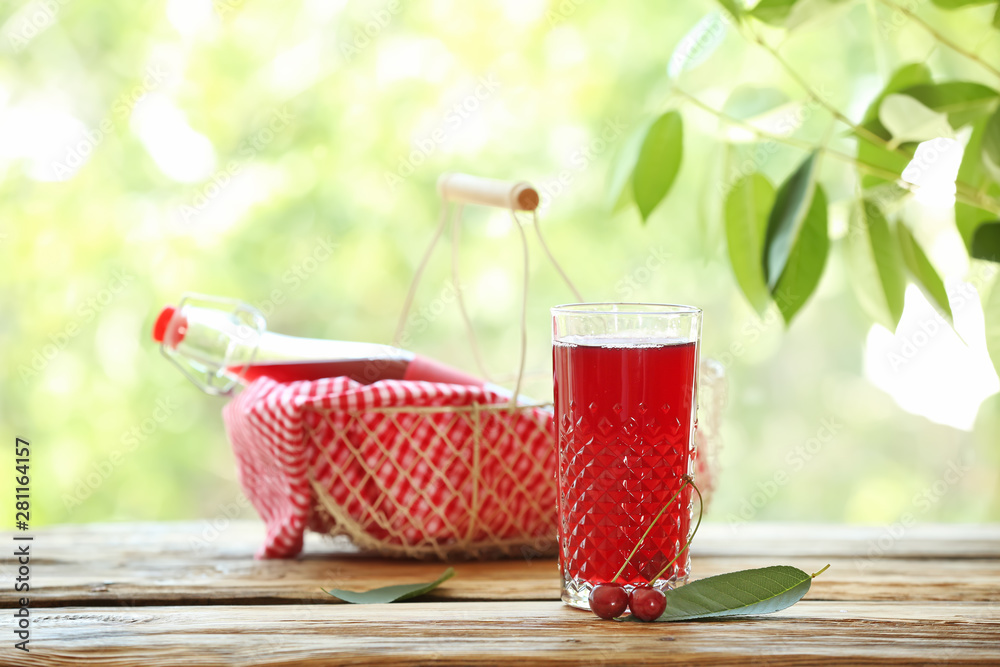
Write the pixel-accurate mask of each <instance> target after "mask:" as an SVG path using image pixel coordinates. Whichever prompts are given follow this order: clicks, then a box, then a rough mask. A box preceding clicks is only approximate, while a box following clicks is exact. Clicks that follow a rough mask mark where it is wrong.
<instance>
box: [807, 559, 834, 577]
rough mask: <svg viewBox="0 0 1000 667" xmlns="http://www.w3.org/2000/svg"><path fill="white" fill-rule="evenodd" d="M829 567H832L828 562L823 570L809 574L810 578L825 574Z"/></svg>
mask: <svg viewBox="0 0 1000 667" xmlns="http://www.w3.org/2000/svg"><path fill="white" fill-rule="evenodd" d="M829 569H830V564H829V563H827V564H826V567H824V568H823V569H822V570H820V571H819V572H817V573H816V574H812V575H809V576H810V578H812V579H815V578H816V577H818V576H819V575H821V574H823V573H824V572H826V571H827V570H829Z"/></svg>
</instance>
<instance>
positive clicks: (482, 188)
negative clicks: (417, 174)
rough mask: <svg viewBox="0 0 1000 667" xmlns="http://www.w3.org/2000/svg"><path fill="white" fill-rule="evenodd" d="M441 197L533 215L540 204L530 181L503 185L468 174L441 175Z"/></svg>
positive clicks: (536, 191)
mask: <svg viewBox="0 0 1000 667" xmlns="http://www.w3.org/2000/svg"><path fill="white" fill-rule="evenodd" d="M438 193H439V194H440V195H441V198H442V199H445V200H451V201H461V202H465V203H468V204H481V205H483V206H496V207H498V208H509V209H513V210H515V211H534V210H535V209H536V208H538V202H539V197H538V190H536V189H535V188H534V186H532V185H531V183H528V182H527V181H500V180H497V179H494V178H482V177H480V176H470V175H469V174H455V173H449V174H441V178H439V179H438Z"/></svg>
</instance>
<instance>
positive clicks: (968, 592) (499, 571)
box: [0, 522, 1000, 607]
mask: <svg viewBox="0 0 1000 667" xmlns="http://www.w3.org/2000/svg"><path fill="white" fill-rule="evenodd" d="M202 528H203V526H201V525H200V524H188V523H185V524H97V525H90V526H61V527H58V528H52V529H48V530H44V531H39V532H38V533H36V539H35V541H34V542H33V543H32V544H33V560H32V577H33V580H32V591H31V594H32V604H33V605H35V606H66V605H163V604H231V603H235V602H241V603H243V604H250V603H254V604H273V603H297V602H300V603H301V602H310V603H335V602H336V601H335V600H333V599H332V598H330V597H329V596H327V595H326V594H324V593H323V592H322V591H321V590H320V588H321V587H331V586H335V587H340V588H356V589H365V588H371V587H375V586H382V585H388V584H396V583H406V582H414V581H427V580H430V579H433V578H435V577H436V576H437V575H438V574H439V573H440V572H441V570H442V568H443V567H444V566H443V565H442V564H440V563H437V562H409V561H399V560H388V559H372V558H369V557H365V556H363V555H360V554H357V553H356V552H355V551H354V550H353V549H351V548H350V547H349V545H346V544H344V543H342V542H340V543H338V542H335V541H330V540H321V539H320V538H318V537H316V536H312V537H310V538H309V542H308V544H307V550H306V554H305V555H304V556H303V557H302V558H300V559H297V560H291V561H255V560H253V558H252V554H253V551H254V549H255V548H256V546H257V543H258V540H259V538H260V526H259V524H256V523H254V522H239V523H234V524H232V525H231V526H230V527H229V528H228V529H226V530H222V531H221V532H219V533H218V534H213V535H211V536H212V537H214V539H213V540H211V541H195V542H192V536H195V535H199V531H200V530H201V529H202ZM720 529H721V530H725V531H728V526H721V527H720V526H714V527H712V530H708V531H706V533H705V534H704V536H705V538H706V539H705V542H704V543H701V542H700V540H701V536H699V544H701V548H699V549H697V550H696V556H695V558H694V564H693V569H694V576H695V578H701V577H705V576H710V575H713V574H719V573H721V572H728V571H732V570H738V569H746V568H751V567H762V566H765V565H772V564H776V563H786V564H789V565H795V566H797V567H800V568H802V569H803V570H807V571H816V570H817V569H819V568H820V567H822V566H823V565H824V564H826V563H827V562H830V563H832V567H831V569H830V570H829V571H828V572H826V573H825V574H824V575H823V576H822V577H821V578H820V579H818V580H817V581H816V582H814V585H813V590H812V591H811V592H810V597H811V599H828V600H966V601H989V600H997V599H998V598H1000V556H998V554H1000V541H996V542H992V548H993V552H992V558H986V557H980V558H978V559H972V558H960V559H957V560H956V559H950V558H943V557H936V558H934V557H931V556H930V555H925V556H924V557H918V556H917V555H916V554H917V553H924V554H928V553H929V552H930V551H931V548H930V544H929V539H928V538H927V537H925V536H923V535H921V534H919V531H918V534H917V535H916V536H913V537H912V540H913V542H914V543H913V544H912V545H910V546H907V545H906V543H905V539H906V536H905V535H904V537H903V538H902V539H901V540H900V542H901V543H903V547H904V548H903V549H902V550H901V551H902V553H903V554H909V555H905V556H900V554H899V553H898V552H897V551H892V552H889V553H886V554H882V555H877V556H875V557H872V558H867V557H846V556H843V555H836V556H835V557H832V558H830V557H824V555H823V553H822V552H820V554H819V555H805V556H803V555H801V554H799V553H796V552H795V549H792V548H791V547H792V545H794V541H793V540H791V539H790V538H789V537H788V536H787V535H785V534H783V533H781V532H780V531H777V530H775V529H774V528H772V527H771V526H768V525H762V526H758V527H757V528H756V529H755V530H756V533H754V532H753V531H749V532H750V535H749V536H746V537H743V538H729V539H727V540H724V539H723V538H722V537H721V536H719V531H720ZM921 530H922V529H921ZM822 532H823V534H824V537H823V538H822V540H820V542H819V543H820V544H822V545H825V547H826V548H827V549H828V551H830V552H833V553H834V554H836V553H837V552H838V550H839V551H840V552H841V554H843V553H845V552H846V553H855V554H856V553H859V552H858V551H857V550H856V549H855V550H853V551H852V550H850V549H844V548H842V545H841V544H840V542H839V541H838V536H844V541H845V543H846V544H848V545H850V544H852V540H854V542H853V543H854V544H856V543H857V540H859V539H861V540H863V539H865V538H866V536H867V535H868V534H870V533H869V531H866V530H861V531H860V532H859V531H858V530H857V529H855V528H851V527H847V528H845V527H840V526H838V527H832V528H831V529H827V528H825V527H824V528H823V531H822ZM945 532H946V533H947V531H945ZM754 534H757V535H767V534H774V535H775V537H776V543H778V544H779V545H780V544H784V545H785V546H784V547H782V548H779V549H777V551H778V553H776V554H773V555H770V554H766V552H765V553H764V555H744V554H743V552H744V551H747V552H749V553H750V554H755V553H756V552H757V551H758V550H759V551H762V552H763V551H764V549H763V543H764V540H763V538H762V537H756V538H755V537H753V535H754ZM797 534H798V533H797ZM804 534H805V535H807V536H808V535H809V534H810V533H809V531H805V532H804ZM991 534H992V533H991V532H990V529H979V530H973V529H971V528H969V527H962V528H960V529H959V530H951V531H950V533H948V534H947V539H948V540H950V539H956V540H958V543H959V544H962V541H963V540H964V547H963V548H968V549H971V550H972V552H973V553H979V554H982V555H985V554H988V553H990V552H989V551H988V549H987V548H986V547H988V546H990V544H991V543H990V542H989V539H988V538H989V536H990V535H991ZM203 535H204V534H203ZM782 535H784V537H781V536H782ZM963 535H964V537H963ZM814 537H815V536H814ZM198 539H199V540H200V539H201V538H198ZM815 539H816V540H819V538H818V537H815ZM807 542H809V544H807V545H802V549H801V550H808V551H814V550H817V549H816V548H815V545H814V544H813V541H811V540H808V539H807ZM940 542H941V543H943V544H948V543H949V542H948V541H947V540H946V539H944V538H942V539H941V540H940ZM744 545H749V547H745V546H744ZM696 546H698V545H696ZM723 546H725V549H723V548H722V547H723ZM758 547H759V549H758ZM934 548H935V549H936V548H937V547H934ZM782 550H784V552H785V553H784V554H783V553H781V551H782ZM861 553H863V552H861ZM527 555H528V556H530V555H531V553H530V552H529V553H528V554H527ZM9 567H10V561H9V560H5V561H4V568H9ZM456 568H457V570H458V577H456V578H455V579H454V580H452V581H451V582H449V585H448V586H447V587H446V588H443V589H440V590H439V591H438V592H436V594H435V595H434V596H433V597H432V598H431V599H441V600H445V599H453V600H555V599H558V594H559V590H558V579H557V574H556V572H557V569H556V564H555V561H554V560H552V559H535V558H530V557H529V558H525V559H512V560H506V561H495V562H465V563H458V564H457V565H456ZM0 569H2V568H0ZM0 577H2V578H3V579H4V580H7V579H9V577H8V575H7V572H6V571H4V572H0ZM17 597H18V596H17V595H16V594H15V593H14V592H13V591H12V590H11V589H10V588H4V589H0V606H3V607H12V606H14V604H15V602H16V599H17Z"/></svg>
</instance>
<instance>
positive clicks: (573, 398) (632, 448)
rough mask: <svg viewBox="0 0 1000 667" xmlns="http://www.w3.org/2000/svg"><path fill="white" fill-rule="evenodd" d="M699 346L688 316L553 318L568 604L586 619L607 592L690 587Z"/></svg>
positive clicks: (614, 309)
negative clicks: (592, 599) (603, 588)
mask: <svg viewBox="0 0 1000 667" xmlns="http://www.w3.org/2000/svg"><path fill="white" fill-rule="evenodd" d="M700 340H701V310H700V309H698V308H693V307H690V306H675V305H664V304H640V303H585V304H570V305H564V306H557V307H555V308H553V309H552V365H553V370H554V373H553V375H554V380H555V410H556V440H557V443H558V447H559V471H558V476H559V479H558V482H559V569H560V571H561V573H562V599H563V602H565V603H567V604H569V605H572V606H574V607H579V608H581V609H589V608H590V605H589V602H588V598H589V596H590V591H591V589H592V588H593V587H594V586H596V585H598V584H602V583H609V582H610V583H618V584H621V585H623V586H625V588H626V589H628V590H631V589H632V588H634V587H636V586H640V585H646V584H648V585H651V586H653V587H654V588H657V589H659V590H665V589H667V588H673V587H675V586H678V585H681V584H683V583H684V582H685V581H686V580H687V577H688V574H689V573H690V557H689V555H688V552H687V551H686V550H684V547H685V545H686V543H687V540H688V537H689V535H690V531H691V528H692V526H691V516H692V492H693V489H692V488H691V486H690V485H685V484H684V477H685V476H686V475H690V474H691V473H692V472H693V464H694V429H695V425H696V424H695V411H696V408H697V406H696V398H695V397H696V392H697V385H698V351H699V345H700ZM678 490H681V493H680V495H678V496H677V497H676V498H675V499H674V500H673V502H672V503H670V505H669V507H667V504H668V502H670V500H671V498H673V497H674V496H675V494H677V492H678ZM664 507H667V509H666V510H665V511H664V512H663V513H662V515H660V517H659V518H658V519H656V520H655V524H654V519H655V517H656V516H657V514H659V513H660V511H661V510H663V508H664ZM650 525H652V528H651V529H650V530H649V532H648V534H646V531H647V529H649V528H650ZM644 534H646V537H645V538H644V539H643V535H644ZM640 541H641V543H640ZM637 545H638V548H637V549H636V546H637ZM633 549H636V550H635V553H634V555H632V557H631V559H629V560H628V563H627V564H626V559H628V558H629V554H630V553H632V551H633ZM681 551H683V553H682V554H681V555H680V556H679V557H678V553H680V552H681ZM671 561H673V564H671ZM668 565H669V567H668Z"/></svg>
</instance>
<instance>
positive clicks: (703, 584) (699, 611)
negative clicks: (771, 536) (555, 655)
mask: <svg viewBox="0 0 1000 667" xmlns="http://www.w3.org/2000/svg"><path fill="white" fill-rule="evenodd" d="M824 569H825V568H824ZM817 574H818V573H817ZM814 576H816V575H810V574H808V573H806V572H803V571H802V570H800V569H798V568H797V567H791V566H789V565H774V566H772V567H762V568H758V569H755V570H741V571H739V572H730V573H728V574H719V575H716V576H714V577H708V578H706V579H699V580H698V581H694V582H692V583H690V584H687V585H685V586H679V587H677V588H675V589H673V590H669V591H666V592H665V593H664V595H666V598H667V608H666V611H664V612H663V615H662V616H660V617H659V618H658V619H656V620H657V621H658V622H661V623H664V622H671V621H690V620H694V619H696V618H718V617H720V616H755V615H759V614H772V613H774V612H776V611H781V610H782V609H787V608H788V607H791V606H792V605H793V604H795V603H796V602H798V601H799V600H801V599H802V598H803V596H805V594H806V593H808V592H809V587H810V585H811V584H812V579H813V577H814ZM623 620H624V621H629V620H633V621H636V620H638V619H636V618H634V617H633V616H628V617H626V618H625V619H623Z"/></svg>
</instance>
